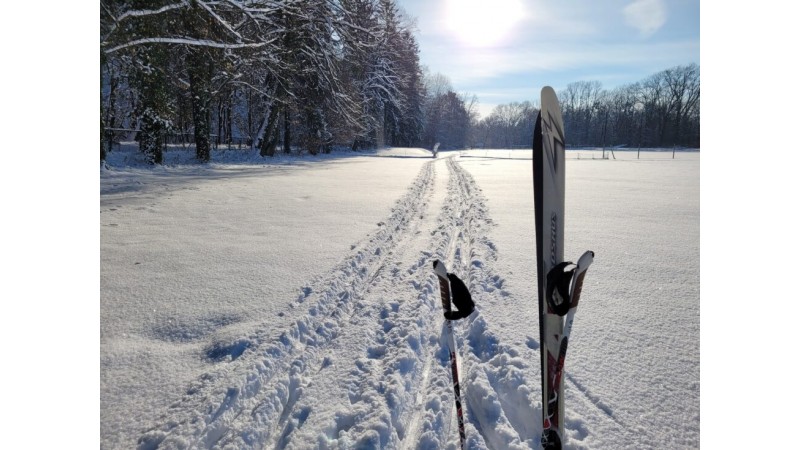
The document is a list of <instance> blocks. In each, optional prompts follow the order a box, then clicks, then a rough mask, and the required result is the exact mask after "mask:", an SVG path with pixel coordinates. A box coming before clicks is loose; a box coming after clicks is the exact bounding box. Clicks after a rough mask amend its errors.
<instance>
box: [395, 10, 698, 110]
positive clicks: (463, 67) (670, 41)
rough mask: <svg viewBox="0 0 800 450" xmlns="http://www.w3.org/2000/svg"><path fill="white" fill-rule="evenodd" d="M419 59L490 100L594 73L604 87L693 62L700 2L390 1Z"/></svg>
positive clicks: (484, 103) (528, 96)
mask: <svg viewBox="0 0 800 450" xmlns="http://www.w3.org/2000/svg"><path fill="white" fill-rule="evenodd" d="M398 4H399V5H400V7H401V8H403V9H404V10H405V11H406V12H407V13H408V14H409V15H410V16H412V17H414V18H416V31H417V33H416V35H417V39H418V42H419V45H420V62H421V63H422V64H423V65H425V66H427V67H428V69H429V70H430V71H431V72H433V73H435V72H440V73H442V74H444V75H447V77H448V78H450V80H451V81H452V83H453V88H454V89H455V90H456V91H457V92H459V93H468V94H475V95H477V96H478V100H479V101H480V104H481V108H480V109H481V113H482V114H483V115H484V116H485V115H487V114H488V113H489V112H490V111H491V110H492V108H493V107H494V106H496V105H498V104H502V103H510V102H513V101H523V100H531V101H534V100H536V99H538V97H539V94H538V93H539V91H540V90H541V87H542V86H545V85H550V86H553V88H555V89H556V91H558V90H559V89H562V88H564V87H565V86H566V85H567V84H569V83H571V82H573V81H591V80H597V81H600V82H601V83H602V84H603V87H604V88H606V89H610V88H613V87H615V86H619V85H622V84H627V83H633V82H636V81H640V80H642V79H644V78H645V77H647V76H649V75H652V74H654V73H656V72H659V71H661V70H663V69H667V68H670V67H674V66H677V65H686V64H690V63H697V64H700V1H699V0H669V1H667V0H602V1H597V0H567V1H565V0H561V1H556V0H551V1H546V0H398Z"/></svg>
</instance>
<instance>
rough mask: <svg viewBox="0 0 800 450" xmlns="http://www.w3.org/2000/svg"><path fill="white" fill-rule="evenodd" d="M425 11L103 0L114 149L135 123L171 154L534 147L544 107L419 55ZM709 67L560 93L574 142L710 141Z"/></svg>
mask: <svg viewBox="0 0 800 450" xmlns="http://www.w3.org/2000/svg"><path fill="white" fill-rule="evenodd" d="M413 27H414V19H413V18H411V17H408V16H407V15H406V14H405V13H404V12H403V11H402V10H401V9H400V8H399V7H398V6H397V4H396V3H395V0H230V1H223V2H216V1H213V2H212V1H202V0H102V1H101V3H100V56H101V68H100V69H101V72H100V81H101V83H100V109H101V111H100V112H101V114H100V117H101V123H100V141H101V155H100V157H101V159H104V158H105V152H106V151H109V150H110V149H111V143H112V142H113V140H114V139H117V138H119V135H118V134H115V130H120V129H124V130H135V139H136V140H137V141H138V144H139V148H140V150H141V151H142V152H143V153H144V154H145V155H146V156H147V158H148V160H149V161H151V162H152V163H156V164H158V163H160V162H161V161H162V158H163V151H164V149H165V146H166V143H167V142H168V141H169V142H173V143H190V144H192V145H194V147H195V149H196V155H197V158H198V160H200V161H209V160H210V159H211V148H212V147H213V146H214V145H225V144H227V145H231V144H232V143H234V142H238V143H240V144H241V143H244V145H246V146H250V147H252V148H254V149H258V151H259V153H260V154H261V155H262V156H273V155H275V154H276V153H277V152H286V153H288V152H292V151H293V149H294V151H305V152H309V153H311V154H317V153H320V152H329V151H331V149H332V147H333V146H334V145H338V146H347V147H350V148H352V149H353V150H360V149H368V148H376V147H379V146H382V145H392V146H422V147H426V148H433V146H434V145H435V144H436V143H440V148H442V149H447V148H450V149H455V148H467V147H473V146H483V147H513V146H528V145H530V143H531V141H532V133H533V120H534V119H535V117H536V113H537V112H538V108H537V107H536V106H535V105H533V104H531V103H530V102H522V103H511V104H508V105H500V106H498V107H496V108H495V109H494V111H493V112H492V114H490V115H489V117H486V118H484V119H483V120H478V115H477V106H478V99H477V98H476V97H475V96H469V95H466V94H457V93H456V92H455V90H454V89H453V86H452V84H451V83H450V81H449V80H448V79H447V77H446V76H444V75H442V74H438V73H434V74H431V73H428V72H427V71H426V70H425V69H424V68H423V67H422V66H421V65H420V62H419V47H418V44H417V42H416V39H415V37H414V33H413ZM699 97H700V93H699V67H698V66H697V65H690V66H685V67H676V68H673V69H668V70H665V71H662V72H660V73H658V74H655V75H653V76H651V77H649V78H648V79H646V80H644V81H642V82H639V83H634V84H631V85H627V86H622V87H619V88H616V89H613V90H611V91H607V90H604V89H602V86H601V85H600V83H599V82H596V81H593V82H576V83H571V84H569V85H568V86H567V88H566V89H565V90H563V91H561V92H559V99H560V100H561V105H562V109H563V111H564V120H565V126H566V128H567V132H568V133H569V137H570V142H569V143H570V144H571V145H615V144H628V145H644V146H664V145H670V146H671V145H684V146H699V136H700V132H699V103H700V102H699Z"/></svg>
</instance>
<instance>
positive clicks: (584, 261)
mask: <svg viewBox="0 0 800 450" xmlns="http://www.w3.org/2000/svg"><path fill="white" fill-rule="evenodd" d="M593 261H594V252H593V251H591V250H587V251H585V252H584V253H583V255H581V257H580V259H578V266H580V267H584V268H585V267H589V265H590V264H591V263H592V262H593Z"/></svg>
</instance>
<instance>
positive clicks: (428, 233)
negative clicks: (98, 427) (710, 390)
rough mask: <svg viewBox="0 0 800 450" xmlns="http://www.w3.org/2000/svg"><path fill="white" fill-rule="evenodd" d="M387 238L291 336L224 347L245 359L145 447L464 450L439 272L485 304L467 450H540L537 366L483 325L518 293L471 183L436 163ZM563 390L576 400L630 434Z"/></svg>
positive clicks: (322, 280)
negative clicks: (501, 267) (443, 269)
mask: <svg viewBox="0 0 800 450" xmlns="http://www.w3.org/2000/svg"><path fill="white" fill-rule="evenodd" d="M379 225H380V226H379V229H378V230H377V231H376V232H375V233H373V234H371V235H370V236H368V237H366V238H364V239H363V240H362V241H361V244H359V246H357V247H356V248H354V249H353V251H352V252H351V254H349V255H348V256H347V257H346V258H345V259H344V260H343V261H342V262H340V263H339V264H338V265H337V266H335V267H334V268H332V269H331V270H330V271H329V272H328V273H327V274H326V275H324V276H322V277H319V279H315V280H310V281H309V282H308V283H307V285H306V286H303V287H302V288H301V289H300V294H299V296H298V298H297V300H296V303H295V306H296V307H297V308H307V312H306V313H305V314H304V315H302V316H301V317H300V319H298V320H297V321H296V322H295V323H294V324H293V325H292V326H291V327H290V328H289V329H286V330H284V331H283V332H282V333H280V334H278V335H277V336H276V335H275V332H274V331H272V329H271V328H270V326H269V324H264V325H263V326H262V327H260V328H258V329H257V331H255V332H253V334H252V335H250V336H243V337H240V338H239V339H236V340H235V341H232V343H231V345H230V346H227V347H226V346H222V347H221V348H219V349H218V351H219V352H223V353H224V352H225V351H230V352H231V354H233V353H234V352H235V353H236V355H235V356H236V357H235V358H232V359H231V360H230V361H228V362H227V363H224V364H221V366H220V367H219V368H218V369H215V372H212V373H207V374H205V375H204V376H203V377H201V379H198V380H196V381H195V382H193V383H192V385H191V386H189V387H188V389H187V390H186V392H185V395H183V397H182V398H181V399H180V400H179V401H178V402H176V403H175V404H173V405H172V406H171V407H170V408H169V410H168V411H166V412H164V413H163V415H161V416H160V417H156V418H154V426H153V427H152V428H150V429H149V430H147V431H145V432H144V433H143V434H142V436H141V437H140V438H139V440H138V442H137V445H138V448H139V449H141V450H146V449H157V448H158V449H162V448H164V449H172V448H270V449H272V448H276V449H280V448H309V447H314V448H378V447H380V448H403V449H417V448H419V449H433V448H451V449H452V448H457V447H458V445H459V444H458V433H457V431H456V425H455V411H454V401H453V385H452V380H451V376H450V371H449V367H448V365H449V359H448V354H447V348H446V344H445V341H444V339H443V337H442V334H443V331H444V328H443V323H444V319H443V317H442V314H441V307H440V300H439V289H438V284H437V281H436V277H435V276H434V274H433V271H432V268H431V265H432V261H433V260H435V259H441V260H443V261H444V262H445V263H446V264H447V266H448V268H450V270H451V271H452V272H455V273H456V274H458V275H459V276H460V277H461V278H462V279H464V281H465V283H466V284H467V285H468V286H469V288H470V292H471V293H472V295H473V298H474V300H475V303H476V312H475V313H473V314H472V315H471V316H470V317H468V318H466V319H464V320H462V321H458V322H456V323H455V324H454V327H453V328H454V333H455V338H456V342H457V344H456V346H457V349H458V354H459V365H460V369H461V370H460V371H459V374H460V377H461V380H460V381H461V389H462V400H463V402H464V410H465V419H466V434H467V446H468V448H496V449H501V448H503V449H504V448H509V449H514V448H539V436H540V433H541V427H540V425H539V423H540V417H541V401H540V399H541V391H540V387H539V379H538V373H539V368H538V363H539V358H538V356H537V357H535V358H531V357H530V355H531V354H533V352H529V351H528V352H526V354H525V355H522V354H521V353H520V351H519V350H518V349H517V348H515V347H514V346H512V345H509V344H507V343H504V342H502V341H501V339H500V338H499V337H498V335H497V334H495V333H494V332H493V330H495V329H497V326H498V325H495V324H493V323H492V318H491V317H485V316H484V315H482V314H481V312H480V311H481V310H482V309H485V310H489V309H490V308H496V310H503V308H504V306H503V300H504V299H505V298H506V297H509V296H512V295H513V294H512V293H510V292H508V291H506V290H505V289H504V288H503V285H504V280H503V278H502V277H500V276H498V275H497V274H495V273H493V272H492V267H493V266H494V264H491V262H492V261H493V260H494V259H496V250H497V249H496V248H495V245H494V244H493V243H492V242H491V240H490V239H489V237H488V232H489V230H490V228H491V227H492V225H493V224H492V220H491V218H490V214H489V211H488V210H487V208H486V199H485V198H484V197H483V195H482V193H481V190H480V188H479V187H478V186H477V184H476V182H475V181H474V179H473V178H472V176H471V175H470V174H469V173H468V172H467V171H466V170H464V169H463V168H462V167H461V165H460V164H459V162H458V160H457V158H456V157H447V158H441V159H438V160H431V161H430V162H428V163H426V164H425V165H424V166H423V167H422V169H421V170H420V173H419V174H418V175H417V177H416V179H415V180H414V181H413V183H412V184H411V186H410V187H409V188H408V190H407V191H406V193H405V195H404V196H403V197H402V198H400V199H399V200H398V201H397V203H396V205H395V206H394V208H393V210H392V213H391V215H390V217H388V218H387V219H386V220H384V221H383V222H381V223H380V224H379ZM487 262H489V263H488V264H487ZM506 313H508V312H506ZM532 326H533V327H535V326H536V325H535V324H533V325H532ZM531 333H532V334H535V330H533V329H532V331H531ZM531 345H533V346H535V347H538V343H535V344H534V343H531V342H528V347H530V346H531ZM334 356H335V357H334ZM345 362H346V364H343V363H345ZM351 363H352V364H351ZM566 380H567V382H568V383H569V385H568V388H571V389H568V392H569V393H568V396H575V395H576V394H577V395H579V396H581V397H582V399H579V401H584V402H588V403H590V404H591V405H593V406H594V407H595V408H596V409H597V410H598V411H599V412H600V414H599V415H600V416H605V417H607V418H608V420H611V421H613V422H616V424H617V425H618V426H621V424H620V422H619V420H618V419H616V418H615V417H614V415H613V411H612V410H611V409H610V408H609V407H608V406H606V405H604V404H603V403H602V402H599V400H597V399H596V398H594V397H593V396H592V395H591V393H589V392H588V391H587V390H586V389H585V388H584V387H583V386H582V385H581V384H580V382H579V381H578V380H575V379H574V378H573V377H571V376H570V375H567V377H566ZM572 400H573V399H570V401H572ZM567 431H568V434H569V436H570V441H569V447H570V448H584V446H583V444H582V443H581V442H582V441H583V440H584V439H585V438H586V437H587V436H588V435H589V434H590V431H589V430H588V429H587V425H586V424H585V423H584V422H583V421H582V420H579V419H574V418H572V419H571V418H570V417H569V414H568V417H567Z"/></svg>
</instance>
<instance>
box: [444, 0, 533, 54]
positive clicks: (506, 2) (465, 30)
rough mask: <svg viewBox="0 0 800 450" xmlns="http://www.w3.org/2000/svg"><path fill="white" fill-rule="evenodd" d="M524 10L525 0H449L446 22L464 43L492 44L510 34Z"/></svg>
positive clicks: (473, 44) (485, 45) (484, 45)
mask: <svg viewBox="0 0 800 450" xmlns="http://www.w3.org/2000/svg"><path fill="white" fill-rule="evenodd" d="M524 13H525V9H524V8H523V6H522V1H521V0H448V1H447V11H446V13H445V14H446V17H445V22H446V24H447V28H448V30H449V31H450V32H452V33H454V34H455V36H456V37H457V38H458V39H459V40H460V41H462V42H463V43H465V44H467V45H470V46H476V47H490V46H493V45H496V44H499V43H501V42H503V41H504V40H505V39H506V38H508V37H509V35H510V33H511V31H512V30H513V29H514V25H516V24H517V22H519V21H520V20H521V19H522V18H523V15H524Z"/></svg>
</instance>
